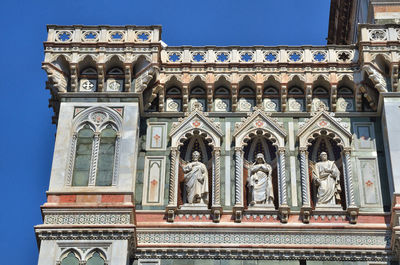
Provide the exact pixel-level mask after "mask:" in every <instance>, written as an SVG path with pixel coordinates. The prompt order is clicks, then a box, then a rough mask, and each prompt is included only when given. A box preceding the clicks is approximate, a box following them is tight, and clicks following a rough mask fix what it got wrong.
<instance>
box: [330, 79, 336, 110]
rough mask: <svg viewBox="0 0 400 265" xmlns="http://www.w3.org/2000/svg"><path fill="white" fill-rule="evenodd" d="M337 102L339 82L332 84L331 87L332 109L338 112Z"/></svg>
mask: <svg viewBox="0 0 400 265" xmlns="http://www.w3.org/2000/svg"><path fill="white" fill-rule="evenodd" d="M336 102H337V84H332V87H331V106H332V108H331V110H332V111H333V112H336Z"/></svg>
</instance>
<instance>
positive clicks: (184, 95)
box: [182, 84, 189, 112]
mask: <svg viewBox="0 0 400 265" xmlns="http://www.w3.org/2000/svg"><path fill="white" fill-rule="evenodd" d="M188 105H189V84H184V85H183V86H182V110H183V112H187V111H188V109H189V108H188Z"/></svg>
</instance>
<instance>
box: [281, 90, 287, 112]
mask: <svg viewBox="0 0 400 265" xmlns="http://www.w3.org/2000/svg"><path fill="white" fill-rule="evenodd" d="M286 101H287V84H282V85H281V110H282V112H285V111H286V109H287V102H286Z"/></svg>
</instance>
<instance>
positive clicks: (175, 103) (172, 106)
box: [165, 86, 182, 112]
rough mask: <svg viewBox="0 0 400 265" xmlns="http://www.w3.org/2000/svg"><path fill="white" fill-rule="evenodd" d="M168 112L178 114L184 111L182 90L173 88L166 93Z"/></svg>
mask: <svg viewBox="0 0 400 265" xmlns="http://www.w3.org/2000/svg"><path fill="white" fill-rule="evenodd" d="M165 108H166V111H174V112H178V111H181V110H182V90H181V89H180V88H179V87H177V86H173V87H170V88H168V89H167V92H166V104H165Z"/></svg>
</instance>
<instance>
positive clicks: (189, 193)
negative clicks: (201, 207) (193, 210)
mask: <svg viewBox="0 0 400 265" xmlns="http://www.w3.org/2000/svg"><path fill="white" fill-rule="evenodd" d="M199 159H200V153H199V152H198V151H194V152H193V153H192V162H189V163H187V164H186V165H185V166H184V167H183V172H184V173H185V175H184V182H185V195H186V200H187V203H189V204H208V171H207V168H206V166H205V165H204V164H203V163H201V162H200V161H199Z"/></svg>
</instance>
